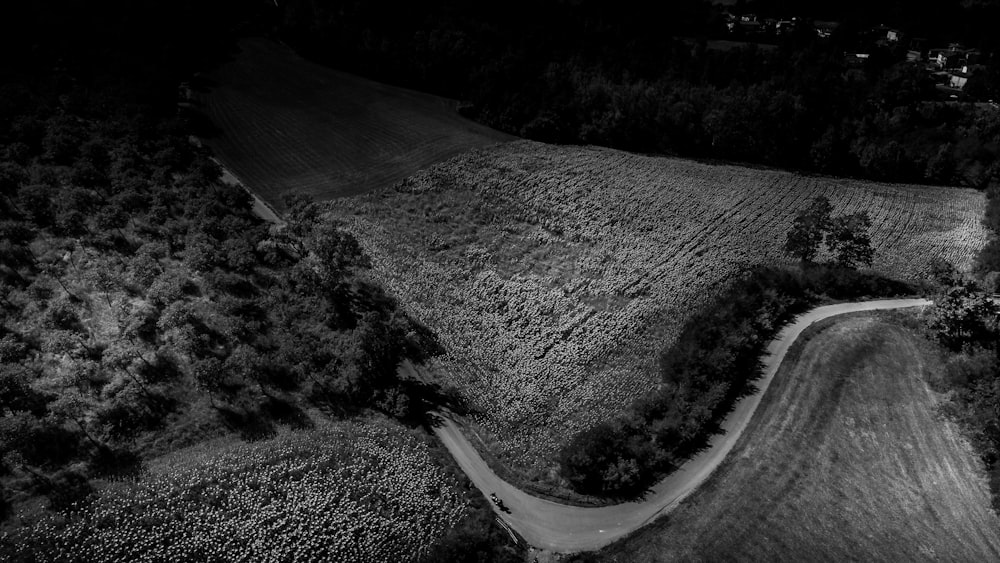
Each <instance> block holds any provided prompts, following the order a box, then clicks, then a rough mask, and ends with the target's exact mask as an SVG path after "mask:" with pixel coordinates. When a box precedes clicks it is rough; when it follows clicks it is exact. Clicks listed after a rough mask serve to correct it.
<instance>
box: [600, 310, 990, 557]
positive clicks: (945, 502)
mask: <svg viewBox="0 0 1000 563" xmlns="http://www.w3.org/2000/svg"><path fill="white" fill-rule="evenodd" d="M895 315H898V313H896V314H892V315H888V314H887V315H885V316H873V315H870V314H865V315H862V316H855V317H839V318H836V319H831V320H830V321H827V322H825V323H823V324H821V325H817V327H815V328H813V329H812V330H811V331H810V332H807V333H806V335H805V336H803V338H801V339H800V340H799V342H798V343H797V344H796V345H795V346H794V347H793V348H792V350H791V351H790V352H789V354H788V358H787V361H786V362H784V363H783V364H782V366H781V369H780V370H779V371H778V373H777V375H776V376H775V379H774V381H773V382H772V384H771V387H770V390H769V391H768V392H767V393H766V395H765V397H764V399H763V402H762V403H761V405H760V407H759V408H758V409H757V414H756V416H754V418H753V420H752V421H751V423H750V426H749V427H748V428H747V431H746V432H745V433H744V434H743V437H742V438H741V439H740V440H739V441H738V442H737V444H736V447H735V448H734V449H733V451H732V452H731V453H730V455H729V457H728V458H727V459H726V461H724V462H723V464H722V465H721V466H720V468H719V469H718V470H717V471H716V473H715V474H714V475H713V476H712V478H710V479H709V481H708V482H706V484H705V485H703V486H702V488H701V489H699V491H698V492H696V493H695V494H694V495H692V496H691V497H689V500H688V501H687V502H685V503H683V504H682V505H681V506H680V507H678V508H677V509H676V510H675V511H674V512H673V513H671V514H670V516H668V517H666V518H664V519H663V520H661V521H659V522H657V523H656V524H653V525H652V526H650V527H649V528H646V529H645V530H643V531H642V532H639V533H638V534H636V535H635V536H633V537H631V538H629V539H627V540H625V541H623V542H620V543H618V544H615V545H612V546H610V547H609V548H607V549H606V550H605V551H603V552H601V553H600V554H598V555H599V558H600V559H601V560H608V561H675V560H693V559H698V560H706V561H847V560H850V561H858V560H861V561H925V560H938V559H946V560H951V561H995V560H997V559H1000V534H997V530H998V529H1000V520H998V518H997V516H996V514H995V513H993V512H992V510H991V509H990V495H989V490H988V486H987V482H986V477H985V474H984V472H983V469H982V466H981V463H980V462H979V460H978V459H977V457H976V455H975V454H974V453H973V451H972V449H971V447H970V446H969V445H968V443H967V442H966V441H965V440H963V439H962V438H961V436H960V435H959V430H958V428H957V427H956V426H955V425H954V424H952V423H950V422H948V421H946V420H944V419H943V418H942V417H941V416H940V415H939V414H937V413H936V408H935V407H936V406H937V404H938V402H939V400H940V399H939V397H938V396H937V395H936V394H935V393H934V392H933V391H931V390H930V389H929V388H928V386H927V383H926V381H927V377H928V375H929V374H932V373H933V372H934V371H935V370H940V369H942V366H941V362H940V358H939V357H938V353H937V349H936V346H935V345H933V344H931V343H929V342H927V341H926V340H924V338H923V337H922V336H920V335H918V334H916V333H915V332H914V331H913V330H911V329H909V328H906V327H905V326H903V325H902V324H900V323H898V322H895V321H893V320H892V319H893V318H894V317H895ZM895 318H898V317H895Z"/></svg>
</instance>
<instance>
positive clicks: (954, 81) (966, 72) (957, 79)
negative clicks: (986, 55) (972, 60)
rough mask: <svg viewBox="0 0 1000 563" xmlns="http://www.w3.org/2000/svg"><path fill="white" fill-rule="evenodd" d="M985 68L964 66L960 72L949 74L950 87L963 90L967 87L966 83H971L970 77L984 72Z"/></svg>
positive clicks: (981, 66)
mask: <svg viewBox="0 0 1000 563" xmlns="http://www.w3.org/2000/svg"><path fill="white" fill-rule="evenodd" d="M983 68H985V67H984V66H983V65H962V68H961V69H960V70H955V71H952V72H949V73H948V85H949V86H951V87H952V88H958V89H959V90H961V89H962V88H964V87H965V83H966V82H968V81H969V77H971V76H972V75H973V74H975V73H976V72H978V71H980V70H983Z"/></svg>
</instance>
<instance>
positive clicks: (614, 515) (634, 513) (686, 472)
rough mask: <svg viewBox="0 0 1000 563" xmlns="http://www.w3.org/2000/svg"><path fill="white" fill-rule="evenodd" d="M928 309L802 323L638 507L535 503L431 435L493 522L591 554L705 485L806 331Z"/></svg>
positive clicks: (902, 304)
mask: <svg viewBox="0 0 1000 563" xmlns="http://www.w3.org/2000/svg"><path fill="white" fill-rule="evenodd" d="M930 303H931V302H930V301H928V300H926V299H895V300H883V301H868V302H863V303H842V304H837V305H827V306H824V307H817V308H815V309H812V310H811V311H808V312H806V313H804V314H803V315H800V316H799V317H798V318H797V319H796V321H795V322H794V323H793V324H791V325H789V326H787V327H785V329H784V330H782V331H781V333H779V334H778V336H777V338H775V339H774V340H773V341H772V342H771V343H770V344H769V345H768V348H767V354H766V356H765V358H764V375H763V377H762V378H761V379H760V380H759V381H758V382H757V388H758V390H757V392H756V393H754V394H753V395H750V396H748V397H746V398H744V399H743V400H741V401H740V402H739V403H738V404H737V405H736V408H735V409H734V410H733V412H732V413H730V415H729V417H727V418H726V420H725V421H724V422H723V424H722V428H723V429H724V431H725V433H724V434H721V435H717V436H715V437H714V438H713V439H712V440H711V443H710V446H709V447H708V448H707V449H706V450H705V451H703V452H701V453H700V454H699V455H697V456H696V457H694V458H693V459H692V460H691V461H689V462H688V463H686V464H685V465H684V466H683V467H682V468H681V469H680V470H678V471H676V472H675V473H673V474H671V475H669V476H668V477H667V478H666V479H664V480H663V481H661V482H660V483H658V484H657V485H656V486H655V487H654V488H653V489H652V490H651V491H650V492H649V493H648V494H647V496H646V498H645V499H643V500H641V501H636V502H628V503H624V504H618V505H614V506H606V507H600V508H583V507H576V506H567V505H561V504H557V503H554V502H551V501H548V500H544V499H539V498H536V497H533V496H530V495H528V494H526V493H524V492H522V491H520V490H519V489H516V488H515V487H514V486H512V485H510V484H508V483H506V482H505V481H503V480H501V479H500V478H499V477H497V476H496V474H495V473H493V471H492V470H490V468H489V467H488V466H487V464H486V462H485V461H483V459H482V457H480V455H479V453H478V452H476V450H475V448H473V447H472V445H471V444H470V443H469V442H468V440H466V438H465V436H464V435H463V434H462V432H461V430H460V428H459V427H458V425H457V424H456V423H455V422H454V421H452V420H450V419H447V418H444V417H442V420H441V424H440V425H439V426H437V427H436V428H435V433H436V434H437V435H438V438H440V440H441V441H442V442H443V443H444V445H445V446H446V447H447V448H448V451H449V452H450V453H451V454H452V456H453V457H454V458H455V460H456V461H457V462H458V464H459V465H460V466H461V467H462V470H463V471H464V472H465V473H466V474H467V475H468V476H469V478H470V479H471V480H472V482H473V483H475V485H476V486H477V487H478V488H479V489H480V491H482V492H483V494H484V495H486V496H489V494H490V493H491V492H495V493H496V494H497V496H499V497H500V498H501V499H503V502H504V504H505V505H506V506H507V507H508V508H509V509H510V512H509V513H500V512H498V514H500V516H501V517H502V518H503V519H504V520H505V521H506V522H507V523H508V524H510V526H511V527H512V528H514V529H515V530H516V531H517V532H518V533H520V534H521V535H522V536H524V538H525V539H526V540H527V541H528V543H530V544H531V545H533V546H535V547H538V548H541V549H546V550H552V551H557V552H563V553H570V552H576V551H586V550H592V549H597V548H600V547H602V546H604V545H607V544H608V543H610V542H612V541H614V540H616V539H618V538H620V537H622V536H624V535H626V534H628V533H630V532H632V531H633V530H635V529H637V528H640V527H642V526H643V525H645V524H647V523H648V522H650V521H652V520H653V519H654V518H656V517H658V516H661V515H663V514H665V513H667V512H669V511H670V510H671V509H673V508H674V507H675V506H677V505H678V504H679V503H680V502H681V500H683V499H684V498H685V497H687V496H688V495H689V494H691V492H692V491H694V490H695V489H696V488H697V487H698V486H699V485H700V484H701V483H703V482H704V481H705V480H706V479H707V478H708V476H709V475H710V474H711V473H712V471H713V470H714V469H715V468H716V467H718V465H719V463H721V462H722V460H723V459H724V458H725V457H726V454H728V453H729V451H730V450H731V449H732V448H733V446H734V445H735V444H736V441H737V439H739V437H740V434H742V432H743V430H744V428H746V426H747V424H748V423H749V422H750V419H751V417H752V416H753V414H754V412H755V411H756V409H757V405H758V404H759V403H760V400H761V398H762V397H763V396H764V393H765V392H766V391H767V388H768V386H769V385H770V383H771V380H772V379H773V378H774V374H775V373H776V372H777V370H778V366H779V365H780V364H781V361H782V360H783V359H784V357H785V354H786V352H787V351H788V349H789V348H790V347H791V345H792V343H793V342H794V341H795V340H796V339H797V338H798V337H799V335H800V334H801V333H802V331H804V330H805V329H806V328H807V327H808V326H809V325H811V324H813V323H815V322H817V321H820V320H823V319H826V318H829V317H832V316H836V315H841V314H845V313H855V312H860V311H872V310H880V309H883V310H884V309H901V308H907V307H919V306H924V305H930Z"/></svg>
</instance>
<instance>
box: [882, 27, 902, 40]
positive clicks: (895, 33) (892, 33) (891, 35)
mask: <svg viewBox="0 0 1000 563" xmlns="http://www.w3.org/2000/svg"><path fill="white" fill-rule="evenodd" d="M902 38H903V34H902V33H901V32H900V31H899V30H898V29H890V30H888V31H886V32H885V39H886V41H891V42H892V43H898V42H899V40H900V39H902Z"/></svg>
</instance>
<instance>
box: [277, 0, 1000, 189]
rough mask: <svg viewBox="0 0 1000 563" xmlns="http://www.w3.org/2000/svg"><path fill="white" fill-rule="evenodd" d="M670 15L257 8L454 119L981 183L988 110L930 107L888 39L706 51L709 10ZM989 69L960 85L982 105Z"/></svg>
mask: <svg viewBox="0 0 1000 563" xmlns="http://www.w3.org/2000/svg"><path fill="white" fill-rule="evenodd" d="M671 10H672V14H671V17H669V18H651V17H649V13H648V8H645V7H643V6H641V5H637V4H635V3H630V2H626V3H625V4H621V3H617V4H615V5H614V7H612V6H610V5H607V4H606V3H600V2H559V1H556V0H552V1H547V2H535V3H526V2H515V3H513V4H510V3H508V4H505V5H504V8H503V9H502V10H501V9H499V8H496V7H485V6H479V5H475V4H469V3H459V2H451V1H448V0H428V1H425V2H418V3H410V4H408V5H407V6H406V7H403V8H398V7H395V6H393V7H389V6H387V5H383V4H381V3H379V2H367V1H366V2H358V1H353V0H290V1H289V2H285V3H282V6H281V8H280V9H276V10H275V13H274V14H272V15H271V17H272V18H273V21H274V22H275V23H274V24H273V25H274V26H275V28H276V30H277V32H278V33H279V34H280V35H281V36H282V37H283V38H284V39H285V40H286V41H287V42H289V43H291V44H293V46H295V47H296V48H297V49H299V51H300V52H302V53H304V54H305V55H307V56H309V57H311V58H314V59H316V60H319V61H321V62H325V63H327V64H330V65H333V66H336V67H338V68H342V69H345V70H349V71H353V72H357V73H360V74H364V75H367V76H370V77H373V78H376V79H378V80H382V81H386V82H390V83H394V84H400V85H403V86H408V87H413V88H417V89H421V90H425V91H430V92H434V93H438V94H442V95H445V96H450V97H453V98H457V99H459V100H462V105H461V107H460V110H461V111H462V113H463V114H465V115H467V116H469V117H472V118H474V119H477V120H479V121H481V122H483V123H486V124H488V125H490V126H493V127H495V128H497V129H500V130H503V131H506V132H509V133H513V134H515V135H520V136H523V137H527V138H531V139H534V140H539V141H545V142H554V143H583V144H599V145H605V146H610V147H615V148H621V149H625V150H630V151H638V152H648V153H667V154H677V155H681V156H689V157H698V158H718V159H726V160H734V161H742V162H748V163H757V164H764V165H769V166H779V167H783V168H794V169H799V170H804V171H811V172H818V173H823V174H832V175H838V176H858V177H864V178H871V179H876V180H885V181H898V182H918V183H939V184H960V185H968V186H974V187H985V186H986V185H988V183H989V182H990V180H991V179H995V178H996V177H997V174H998V170H1000V165H997V156H998V153H997V151H998V148H997V147H998V146H1000V143H998V140H1000V112H996V111H993V110H992V109H984V108H977V107H976V106H973V105H971V104H954V103H952V104H949V103H942V102H937V101H934V100H936V99H938V98H939V95H938V94H937V93H936V90H935V87H934V84H933V82H932V81H931V79H930V78H929V77H928V75H927V73H926V72H925V71H924V70H923V69H922V68H920V67H919V66H918V65H913V64H908V63H905V62H902V61H904V59H905V55H906V47H905V45H902V44H900V45H896V46H882V47H874V46H873V48H872V49H870V53H869V54H870V57H869V58H867V59H864V61H863V63H857V64H855V63H854V62H851V61H847V60H846V59H845V57H844V53H845V52H849V53H853V52H855V51H856V50H857V49H858V48H859V47H858V46H859V44H864V41H862V37H864V36H865V34H866V33H867V30H866V29H865V28H863V27H861V26H860V24H858V23H857V22H855V23H853V24H852V22H850V21H845V25H842V26H841V27H840V28H838V30H837V32H836V33H835V34H834V35H833V36H832V37H830V38H829V39H821V38H819V37H817V36H816V34H815V33H813V32H812V31H811V30H808V29H805V28H803V29H801V30H799V31H797V32H794V33H789V34H785V35H783V36H781V38H780V42H779V44H778V45H777V46H776V47H775V48H773V49H766V48H759V47H757V46H756V45H749V44H748V45H744V46H742V47H736V48H731V49H726V50H722V49H715V48H712V43H711V41H710V39H711V38H712V37H714V35H713V34H714V33H715V31H713V30H715V29H718V27H719V18H720V17H721V14H720V12H719V11H718V9H716V8H713V7H712V6H710V5H709V4H708V3H706V2H700V1H695V0H691V1H685V2H677V3H672V4H671ZM954 10H955V11H957V13H966V12H965V10H972V11H974V12H975V11H976V10H975V9H973V8H971V7H969V8H963V7H961V6H955V7H954ZM946 11H947V10H946ZM988 11H989V10H987V12H988ZM848 12H849V11H848V10H847V9H846V8H845V14H846V13H848ZM914 12H922V11H912V10H911V11H909V12H908V13H914ZM930 13H931V12H927V14H930ZM935 13H936V12H935ZM970 13H971V12H970ZM976 13H978V12H976ZM927 14H924V15H919V14H918V15H917V16H915V17H918V19H919V18H926V17H929V16H927ZM980 15H982V14H980ZM845 17H849V16H848V15H845ZM955 19H957V20H959V21H961V20H962V18H960V17H959V18H955ZM921 21H922V22H923V20H921ZM918 23H919V22H918ZM923 24H927V25H930V26H932V27H933V26H935V25H936V26H938V27H935V29H938V28H939V27H940V23H939V21H934V20H928V21H926V22H923ZM912 26H914V28H915V29H920V26H917V25H916V23H914V24H912ZM925 27H926V26H925ZM962 32H963V33H966V34H968V35H970V37H972V38H973V39H977V40H980V41H981V42H982V43H983V45H982V47H983V48H984V49H987V52H989V49H993V48H995V47H996V45H995V44H994V43H991V42H990V40H989V34H982V33H974V32H973V30H962ZM936 35H937V36H939V38H940V40H941V41H946V37H945V36H944V35H943V34H936ZM952 40H954V38H952ZM866 50H867V47H866ZM998 63H1000V59H997V58H996V57H994V58H993V62H990V63H989V65H990V67H989V68H988V69H987V71H984V72H980V73H977V74H976V75H975V76H973V78H972V79H970V83H969V84H968V86H967V90H966V91H967V92H971V93H973V94H974V95H976V96H978V97H980V98H982V99H984V100H985V99H987V98H997V99H1000V80H998V77H1000V72H998V69H997V68H996V67H997V64H998Z"/></svg>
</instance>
